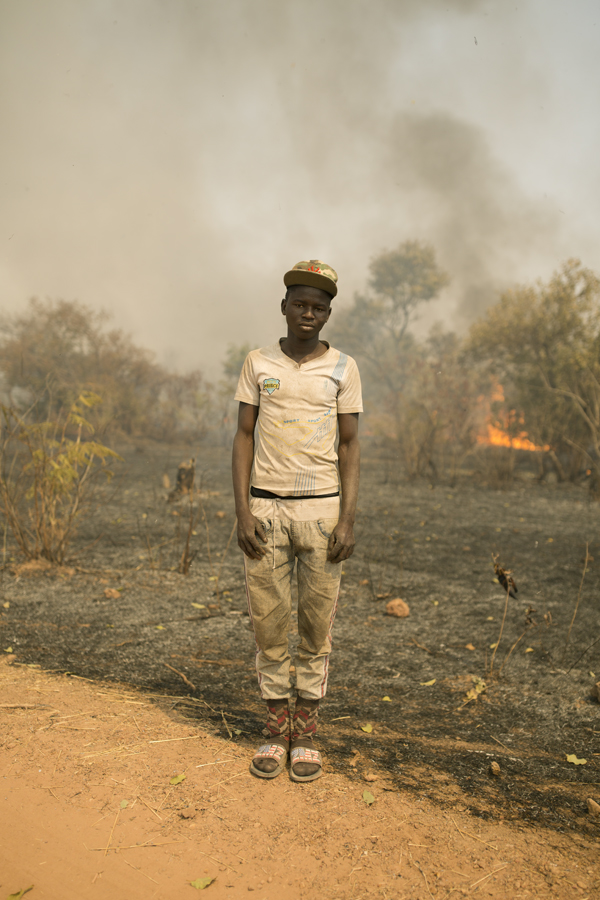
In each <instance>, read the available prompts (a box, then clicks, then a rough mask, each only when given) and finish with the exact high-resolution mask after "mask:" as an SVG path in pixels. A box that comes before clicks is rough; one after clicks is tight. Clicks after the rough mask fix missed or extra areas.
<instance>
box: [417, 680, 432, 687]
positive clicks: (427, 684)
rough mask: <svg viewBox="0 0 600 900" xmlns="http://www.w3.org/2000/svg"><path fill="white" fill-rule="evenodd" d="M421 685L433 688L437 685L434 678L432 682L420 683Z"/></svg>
mask: <svg viewBox="0 0 600 900" xmlns="http://www.w3.org/2000/svg"><path fill="white" fill-rule="evenodd" d="M419 684H422V685H423V687H431V685H432V684H435V678H432V679H431V681H420V682H419Z"/></svg>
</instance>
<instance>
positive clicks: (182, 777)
mask: <svg viewBox="0 0 600 900" xmlns="http://www.w3.org/2000/svg"><path fill="white" fill-rule="evenodd" d="M182 781H185V772H182V773H181V775H173V777H172V778H171V780H170V781H169V784H181V782H182Z"/></svg>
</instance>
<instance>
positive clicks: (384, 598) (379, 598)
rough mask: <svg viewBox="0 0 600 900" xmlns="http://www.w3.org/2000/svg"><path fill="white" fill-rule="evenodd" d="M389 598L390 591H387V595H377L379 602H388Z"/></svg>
mask: <svg viewBox="0 0 600 900" xmlns="http://www.w3.org/2000/svg"><path fill="white" fill-rule="evenodd" d="M389 596H390V591H386V592H385V594H377V599H378V600H387V598H388V597H389Z"/></svg>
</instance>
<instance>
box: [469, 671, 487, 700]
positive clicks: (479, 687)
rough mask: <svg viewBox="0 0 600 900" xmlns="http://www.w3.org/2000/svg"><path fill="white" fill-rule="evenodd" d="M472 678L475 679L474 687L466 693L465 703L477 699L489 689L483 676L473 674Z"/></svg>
mask: <svg viewBox="0 0 600 900" xmlns="http://www.w3.org/2000/svg"><path fill="white" fill-rule="evenodd" d="M471 680H472V681H473V687H472V688H471V689H470V690H469V691H467V693H466V694H465V703H470V701H471V700H477V698H478V697H479V695H480V694H485V692H486V690H487V685H486V683H485V681H484V680H483V678H479V676H478V675H473V676H472V679H471Z"/></svg>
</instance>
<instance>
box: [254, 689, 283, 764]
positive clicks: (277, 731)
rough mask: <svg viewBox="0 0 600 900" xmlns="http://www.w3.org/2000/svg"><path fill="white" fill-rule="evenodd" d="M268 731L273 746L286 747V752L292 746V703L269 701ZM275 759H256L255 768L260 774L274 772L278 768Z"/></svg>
mask: <svg viewBox="0 0 600 900" xmlns="http://www.w3.org/2000/svg"><path fill="white" fill-rule="evenodd" d="M267 731H268V732H269V736H270V739H271V741H272V743H273V744H279V746H281V747H285V749H286V752H287V751H288V750H289V746H290V702H289V700H288V699H287V698H286V699H284V700H267ZM277 765H278V763H277V761H276V760H274V759H256V760H255V761H254V766H255V768H256V769H258V770H259V772H266V773H267V774H269V773H270V772H274V771H275V769H276V768H277Z"/></svg>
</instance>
